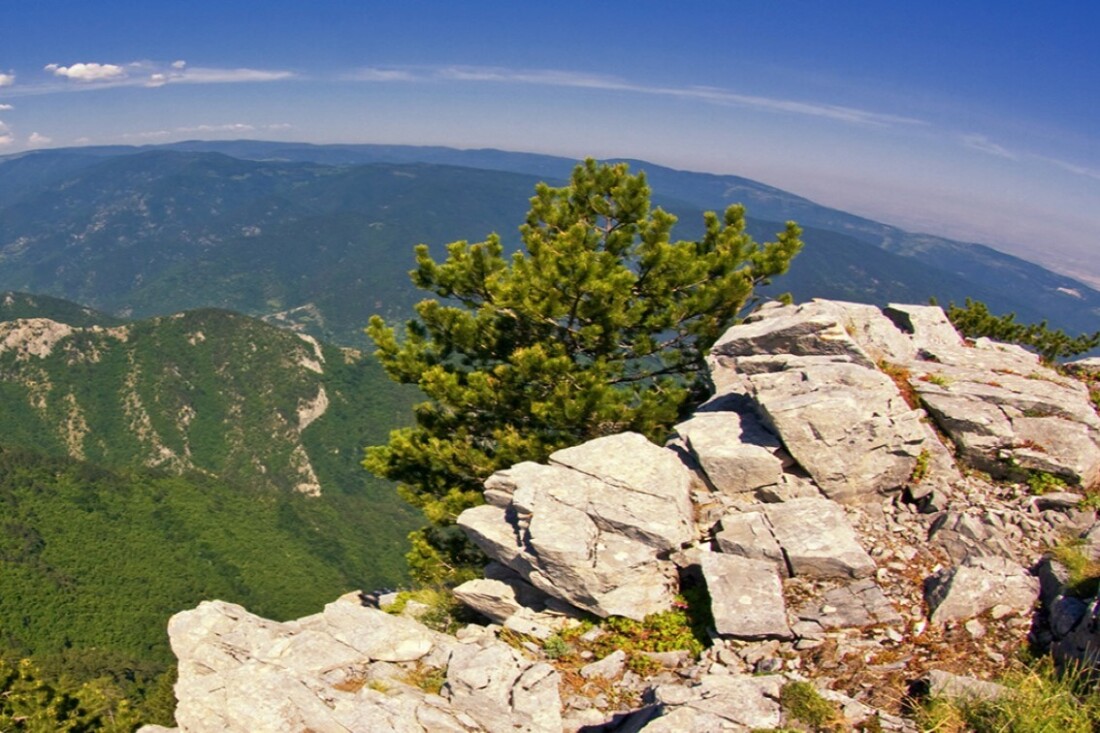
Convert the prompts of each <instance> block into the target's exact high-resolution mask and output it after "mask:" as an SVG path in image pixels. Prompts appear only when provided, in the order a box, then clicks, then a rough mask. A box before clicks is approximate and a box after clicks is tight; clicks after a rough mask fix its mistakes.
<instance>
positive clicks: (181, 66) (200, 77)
mask: <svg viewBox="0 0 1100 733" xmlns="http://www.w3.org/2000/svg"><path fill="white" fill-rule="evenodd" d="M294 76H295V74H294V72H292V71H280V70H271V69H248V68H236V69H219V68H205V67H200V66H188V65H187V62H186V61H175V62H173V63H172V64H171V65H170V66H169V67H167V68H165V69H163V70H154V71H152V72H151V73H149V76H148V86H163V85H165V84H240V83H244V82H266V81H282V80H284V79H290V78H292V77H294Z"/></svg>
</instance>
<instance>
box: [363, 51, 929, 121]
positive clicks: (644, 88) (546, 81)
mask: <svg viewBox="0 0 1100 733" xmlns="http://www.w3.org/2000/svg"><path fill="white" fill-rule="evenodd" d="M349 78H351V79H355V80H359V81H376V82H391V81H458V82H480V83H497V84H525V85H534V86H552V87H570V88H577V89H599V90H604V91H621V92H630V93H634V94H647V95H653V96H662V97H674V98H680V99H694V100H698V101H702V102H707V103H710V104H721V105H729V106H737V107H747V108H752V109H761V110H766V111H771V112H780V113H786V114H797V115H808V116H812V117H821V118H826V119H831V120H836V121H840V122H847V123H853V124H858V125H874V126H892V125H923V124H925V123H924V122H923V121H922V120H917V119H913V118H911V117H903V116H900V115H891V114H883V113H879V112H872V111H869V110H864V109H858V108H855V107H846V106H842V105H834V104H823V103H818V102H808V101H803V100H795V99H782V98H775V97H761V96H754V95H748V94H739V93H737V92H734V91H731V90H729V89H721V88H717V87H703V86H683V87H673V86H657V85H649V84H638V83H635V82H631V81H627V80H625V79H622V78H619V77H615V76H608V75H603V74H589V73H583V72H574V71H560V70H556V69H532V70H517V69H506V68H497V67H483V66H447V67H438V68H407V69H406V68H401V69H384V68H366V69H359V70H358V71H356V72H355V73H354V74H352V75H350V76H349Z"/></svg>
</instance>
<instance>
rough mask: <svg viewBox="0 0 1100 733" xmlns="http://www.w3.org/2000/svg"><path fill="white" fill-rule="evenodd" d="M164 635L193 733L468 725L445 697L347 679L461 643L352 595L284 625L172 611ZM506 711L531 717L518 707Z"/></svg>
mask: <svg viewBox="0 0 1100 733" xmlns="http://www.w3.org/2000/svg"><path fill="white" fill-rule="evenodd" d="M414 631H415V632H416V634H415V635H414V633H413V632H414ZM168 634H169V639H170V641H171V643H172V650H173V652H175V654H176V656H177V658H178V660H179V665H178V668H179V680H178V682H177V683H176V686H175V693H176V697H177V699H178V700H179V704H178V705H177V707H176V721H177V722H178V723H179V726H180V730H182V731H187V732H188V733H215V732H217V733H256V732H257V731H284V730H295V731H300V730H313V731H317V732H318V733H323V732H327V731H332V732H333V733H336V732H338V731H348V730H387V731H390V730H392V731H397V732H399V733H423V732H424V731H425V730H426V729H427V730H438V731H447V730H454V731H462V730H466V729H467V728H466V727H464V726H463V725H462V723H461V722H460V721H459V719H458V718H456V717H455V715H453V714H452V712H451V711H450V710H449V709H447V706H446V702H445V701H443V700H442V699H440V698H429V696H427V695H426V694H425V693H424V692H423V691H421V690H419V689H417V688H413V687H409V686H405V687H404V688H402V689H400V690H397V691H395V694H392V695H383V694H381V693H379V692H377V691H375V690H372V689H369V688H363V689H358V687H357V686H355V685H348V686H345V685H344V684H342V683H345V682H349V680H351V675H352V672H351V671H350V670H359V671H358V672H356V674H364V675H369V674H370V672H369V671H364V670H369V669H370V668H371V667H372V665H379V666H381V667H385V668H386V669H398V670H400V669H401V668H400V667H398V666H397V664H395V662H393V661H383V660H384V659H390V660H394V659H405V660H413V659H415V660H416V663H421V660H424V659H428V658H429V657H430V656H431V655H435V656H437V657H439V656H442V657H444V658H445V656H446V655H447V654H448V653H449V652H448V649H449V647H450V646H453V645H454V644H455V641H454V640H453V639H451V638H449V637H445V636H443V635H441V634H437V633H436V632H433V631H431V630H429V629H427V628H425V627H423V626H420V625H419V624H417V623H416V622H414V621H412V620H410V619H406V618H401V617H396V616H390V615H389V614H386V613H384V612H382V611H378V610H377V609H373V608H368V607H365V606H363V605H362V603H361V602H360V601H359V600H358V598H357V596H356V595H354V594H349V595H348V596H345V597H344V598H341V599H340V600H338V601H336V602H335V603H331V604H329V605H328V606H326V608H325V611H324V612H323V613H319V614H315V615H313V616H307V617H305V618H302V619H299V620H297V621H289V622H287V623H278V622H275V621H269V620H267V619H263V618H260V617H258V616H255V615H253V614H251V613H248V612H247V611H246V610H245V609H243V608H241V607H240V606H237V605H234V604H230V603H224V602H222V601H213V602H204V603H202V604H200V605H199V606H198V608H195V609H193V610H190V611H184V612H182V613H179V614H176V615H175V616H173V617H172V620H171V621H170V622H169V626H168ZM416 636H418V637H419V638H418V639H417V638H415V637H416ZM498 643H499V642H498ZM407 663H408V662H407ZM555 691H556V687H555ZM441 704H442V705H441ZM554 712H557V709H556V708H555V710H554ZM503 715H504V717H503V719H504V720H507V721H516V720H518V721H521V722H526V720H527V718H526V717H524V716H522V715H520V716H518V718H517V715H516V714H515V711H514V710H513V709H512V708H509V709H508V710H506V711H504V713H503ZM421 721H423V722H421ZM546 729H549V728H546ZM558 730H560V725H559V727H558Z"/></svg>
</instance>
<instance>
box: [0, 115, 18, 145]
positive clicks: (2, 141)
mask: <svg viewBox="0 0 1100 733" xmlns="http://www.w3.org/2000/svg"><path fill="white" fill-rule="evenodd" d="M13 142H15V136H14V135H12V134H11V128H10V127H8V126H7V125H6V124H4V122H3V120H0V147H3V146H5V145H11V144H12V143H13Z"/></svg>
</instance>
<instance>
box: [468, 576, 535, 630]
mask: <svg viewBox="0 0 1100 733" xmlns="http://www.w3.org/2000/svg"><path fill="white" fill-rule="evenodd" d="M453 592H454V594H455V598H457V599H458V600H459V601H460V602H461V603H463V604H465V605H467V606H469V607H470V608H472V609H474V610H475V611H477V612H478V613H480V614H481V615H482V616H484V617H486V618H487V619H489V620H491V621H495V622H496V623H498V624H502V623H504V622H505V621H506V620H507V619H508V617H509V616H511V615H512V614H514V613H515V612H516V611H518V610H519V609H520V608H521V607H522V606H520V603H519V601H517V600H516V591H515V588H513V587H512V586H511V585H508V584H507V583H504V582H502V581H499V580H489V579H488V578H479V579H475V580H469V581H467V582H465V583H463V584H462V585H460V586H458V587H456V588H455V589H454V591H453Z"/></svg>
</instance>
